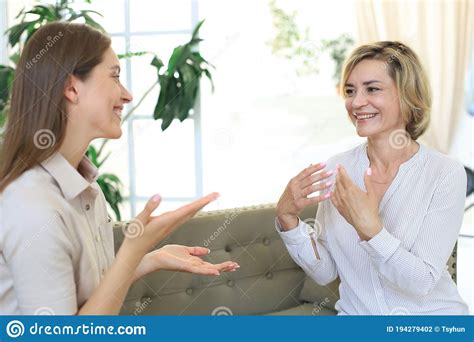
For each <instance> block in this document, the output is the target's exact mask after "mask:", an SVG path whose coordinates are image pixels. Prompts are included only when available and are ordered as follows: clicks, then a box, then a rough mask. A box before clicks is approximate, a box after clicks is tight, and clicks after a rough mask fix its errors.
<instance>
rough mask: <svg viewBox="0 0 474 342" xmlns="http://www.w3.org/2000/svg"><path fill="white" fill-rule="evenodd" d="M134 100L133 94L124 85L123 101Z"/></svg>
mask: <svg viewBox="0 0 474 342" xmlns="http://www.w3.org/2000/svg"><path fill="white" fill-rule="evenodd" d="M132 100H133V96H132V94H130V93H129V92H128V90H127V89H125V87H122V101H123V103H129V102H132Z"/></svg>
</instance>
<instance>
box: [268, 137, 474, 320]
mask: <svg viewBox="0 0 474 342" xmlns="http://www.w3.org/2000/svg"><path fill="white" fill-rule="evenodd" d="M336 163H339V164H341V165H343V166H344V168H345V169H346V170H347V172H348V174H349V176H350V177H351V179H352V181H353V182H354V183H355V184H356V185H357V186H358V187H359V188H361V189H362V190H364V191H366V189H365V184H364V173H365V171H366V169H367V168H368V167H369V159H368V157H367V143H364V144H361V145H359V146H357V147H355V148H353V149H351V150H349V151H346V152H344V153H340V154H338V155H336V156H334V157H332V158H330V159H329V160H328V161H327V167H326V169H328V170H329V169H334V168H335V165H336ZM466 182H467V180H466V172H465V170H464V168H463V166H462V164H461V163H459V162H457V161H455V160H453V159H451V158H449V157H447V156H446V155H443V154H441V153H439V152H437V151H435V150H433V149H431V148H429V147H427V146H424V145H422V144H420V148H419V150H418V152H417V153H416V154H415V155H414V156H413V157H411V158H410V159H409V160H408V161H406V162H405V163H403V164H402V165H401V166H400V168H399V170H398V173H397V175H396V177H395V179H394V180H393V182H392V184H391V185H390V187H389V188H388V189H387V191H386V193H385V195H384V197H383V198H382V201H381V203H380V207H379V215H380V218H381V220H382V223H383V229H382V231H381V232H380V233H379V234H377V235H376V236H374V237H373V238H372V239H370V240H369V241H362V240H360V239H359V236H358V234H357V233H356V231H355V229H354V228H353V227H352V226H351V225H350V224H348V223H347V221H346V220H345V219H344V218H343V217H342V216H341V215H340V214H339V212H338V211H337V209H336V208H335V207H334V205H333V204H332V203H331V201H330V200H326V201H324V202H321V203H320V204H319V207H318V210H317V213H316V222H318V223H319V224H320V227H321V232H320V235H319V237H318V238H317V239H316V240H317V241H316V247H317V250H318V252H319V255H320V259H319V260H318V259H317V258H316V255H315V252H314V249H313V246H312V243H311V240H310V238H309V237H308V233H307V232H308V229H309V227H308V225H307V224H306V223H305V222H302V221H300V222H299V225H298V227H297V228H295V229H293V230H290V231H287V232H283V231H281V228H280V227H279V226H278V222H277V231H278V232H279V234H280V236H281V238H282V239H283V241H284V243H285V245H286V247H287V249H288V251H289V253H290V255H291V257H292V258H293V259H294V261H295V262H296V263H297V264H298V265H300V266H301V267H302V268H303V269H304V270H305V272H306V273H307V274H308V275H309V276H310V277H311V278H313V279H314V280H315V281H316V282H317V283H319V284H322V285H325V284H328V283H330V282H331V281H333V280H334V279H335V278H336V277H338V276H339V278H340V280H341V284H340V287H339V292H340V300H339V301H338V302H337V303H336V309H337V310H338V312H339V314H349V315H388V314H393V313H400V312H402V313H408V314H412V315H450V314H456V315H468V314H469V311H468V307H467V305H466V304H465V303H464V301H463V300H462V299H461V297H460V296H459V293H458V291H457V288H456V284H455V283H454V282H453V280H452V279H451V277H450V274H449V272H448V270H447V266H446V264H447V261H448V259H449V256H450V254H451V252H452V250H453V247H454V245H455V243H456V240H457V238H458V234H459V230H460V229H461V224H462V220H463V214H464V205H465V194H466Z"/></svg>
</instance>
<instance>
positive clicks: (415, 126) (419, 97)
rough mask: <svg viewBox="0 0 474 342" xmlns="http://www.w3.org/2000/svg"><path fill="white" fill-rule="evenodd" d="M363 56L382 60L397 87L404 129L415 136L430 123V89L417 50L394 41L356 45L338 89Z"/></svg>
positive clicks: (411, 135)
mask: <svg viewBox="0 0 474 342" xmlns="http://www.w3.org/2000/svg"><path fill="white" fill-rule="evenodd" d="M365 59H372V60H379V61H383V62H384V63H385V64H384V67H385V68H386V69H387V71H388V74H389V76H390V77H391V78H392V79H393V80H394V81H395V84H396V86H397V89H398V94H399V101H400V111H401V114H402V117H403V119H404V120H405V122H406V127H405V129H406V131H407V133H408V134H409V135H410V137H411V138H412V139H413V140H416V139H418V137H419V136H421V135H422V134H423V133H424V132H425V131H426V129H427V128H428V125H429V123H430V110H431V89H430V84H429V81H428V77H427V75H426V73H425V70H424V69H423V66H422V65H421V63H420V60H419V58H418V56H417V55H416V53H415V52H414V51H413V50H412V49H410V48H409V47H408V46H407V45H405V44H403V43H400V42H397V41H381V42H375V43H372V44H366V45H362V46H359V47H358V48H356V49H355V50H354V51H353V52H352V53H351V55H350V56H349V57H348V59H347V60H346V62H345V64H344V67H343V71H342V76H341V83H340V93H341V94H344V96H345V93H344V86H345V84H346V82H347V79H348V78H349V75H350V74H351V72H352V70H353V69H354V68H355V66H356V65H357V64H358V63H359V62H361V61H362V60H365Z"/></svg>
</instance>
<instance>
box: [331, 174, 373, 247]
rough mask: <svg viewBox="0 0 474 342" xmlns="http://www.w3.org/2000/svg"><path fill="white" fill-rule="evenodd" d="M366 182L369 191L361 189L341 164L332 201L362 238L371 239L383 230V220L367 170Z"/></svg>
mask: <svg viewBox="0 0 474 342" xmlns="http://www.w3.org/2000/svg"><path fill="white" fill-rule="evenodd" d="M364 183H365V186H366V189H367V192H364V191H362V190H361V189H359V187H357V185H355V184H354V183H353V182H352V180H351V179H350V177H349V175H348V174H347V172H346V170H345V169H344V167H343V166H341V165H339V167H338V168H337V174H336V186H335V190H334V192H333V194H332V196H331V202H332V204H334V206H335V207H336V209H337V210H338V211H339V213H340V214H341V215H342V216H343V217H344V218H345V219H346V221H347V222H348V223H349V224H350V225H352V226H353V227H354V228H355V229H356V231H357V234H359V237H360V238H361V239H362V240H370V239H371V238H372V237H374V236H375V235H377V234H378V233H379V232H380V231H381V230H382V222H381V220H380V217H379V203H378V200H377V198H376V196H375V193H374V191H373V187H372V183H371V180H370V175H368V173H367V172H366V173H365V175H364Z"/></svg>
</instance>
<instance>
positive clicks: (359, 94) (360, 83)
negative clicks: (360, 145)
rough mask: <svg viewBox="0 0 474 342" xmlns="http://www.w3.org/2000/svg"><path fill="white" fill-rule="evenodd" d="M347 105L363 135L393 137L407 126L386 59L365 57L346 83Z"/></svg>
mask: <svg viewBox="0 0 474 342" xmlns="http://www.w3.org/2000/svg"><path fill="white" fill-rule="evenodd" d="M344 96H345V106H346V110H347V113H348V114H349V117H350V119H351V121H352V123H353V124H354V126H355V127H356V130H357V134H358V135H359V136H361V137H381V138H384V137H387V138H388V137H389V135H390V133H391V132H392V131H394V130H396V129H404V128H405V125H406V124H405V122H404V120H403V117H402V114H401V111H400V102H399V95H398V91H397V87H396V84H395V81H394V80H393V79H392V78H391V77H390V75H389V74H388V68H387V65H386V63H385V62H383V61H379V60H374V59H364V60H362V61H360V62H359V63H358V64H357V65H356V66H355V67H354V69H353V70H352V72H351V73H350V75H349V77H348V78H347V82H346V83H345V85H344Z"/></svg>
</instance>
